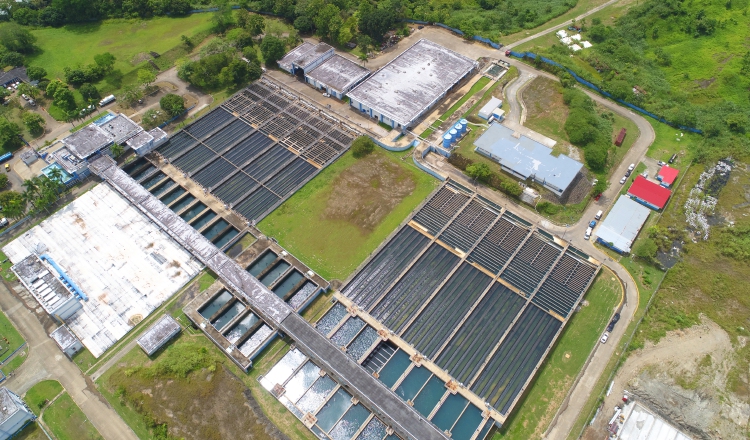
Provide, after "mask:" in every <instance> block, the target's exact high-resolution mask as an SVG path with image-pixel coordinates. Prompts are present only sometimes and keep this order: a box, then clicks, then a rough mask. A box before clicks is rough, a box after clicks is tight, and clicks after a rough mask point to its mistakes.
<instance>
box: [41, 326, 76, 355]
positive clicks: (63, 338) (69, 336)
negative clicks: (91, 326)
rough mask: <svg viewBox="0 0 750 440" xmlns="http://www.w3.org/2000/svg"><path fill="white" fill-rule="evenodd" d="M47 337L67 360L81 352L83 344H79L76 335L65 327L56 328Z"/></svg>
mask: <svg viewBox="0 0 750 440" xmlns="http://www.w3.org/2000/svg"><path fill="white" fill-rule="evenodd" d="M49 337H50V338H52V339H53V340H54V341H55V343H56V344H57V346H58V347H60V350H62V352H63V353H65V354H66V355H67V356H68V357H69V358H72V357H73V355H74V354H76V353H78V352H79V351H81V350H83V344H81V341H79V340H78V338H77V337H76V335H74V334H73V332H71V331H70V329H69V328H68V327H67V326H64V325H61V326H60V327H58V328H56V329H55V330H54V331H53V332H52V333H50V334H49Z"/></svg>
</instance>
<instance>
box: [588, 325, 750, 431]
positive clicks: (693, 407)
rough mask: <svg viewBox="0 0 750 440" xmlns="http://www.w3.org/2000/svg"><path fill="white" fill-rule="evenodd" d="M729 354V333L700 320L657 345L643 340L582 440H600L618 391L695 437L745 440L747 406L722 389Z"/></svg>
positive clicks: (619, 395)
mask: <svg viewBox="0 0 750 440" xmlns="http://www.w3.org/2000/svg"><path fill="white" fill-rule="evenodd" d="M734 351H735V348H734V347H733V344H732V341H731V338H730V336H729V334H727V332H725V331H724V330H723V329H722V328H721V327H719V326H718V325H717V324H716V323H714V322H713V321H711V320H710V319H708V318H706V317H703V318H702V322H701V324H699V325H696V326H693V327H690V328H688V329H685V330H675V331H671V332H668V333H667V336H665V337H664V338H662V339H661V341H659V343H658V344H653V343H650V342H647V343H646V346H645V347H644V348H643V349H641V350H638V351H635V352H633V353H632V354H630V355H629V357H628V359H627V361H626V362H625V364H624V365H623V367H622V368H621V369H620V371H619V372H618V373H617V375H616V376H615V380H614V386H613V387H612V393H611V394H610V395H609V396H608V397H607V398H606V399H605V401H604V405H603V408H602V413H601V414H599V416H598V417H597V419H596V422H595V423H594V425H593V426H592V427H589V428H587V430H586V432H585V434H584V437H583V438H584V439H586V440H589V439H590V440H594V439H600V438H603V437H602V435H603V434H606V423H607V422H608V421H609V419H610V417H611V416H612V412H613V410H614V406H615V405H616V404H617V403H618V402H619V401H620V399H621V398H622V393H623V390H628V391H629V392H630V393H632V394H634V395H635V398H636V399H637V400H640V401H641V402H642V403H644V404H645V405H646V406H648V407H649V408H651V409H652V410H653V411H655V412H657V413H658V414H659V415H661V416H662V417H664V418H665V419H666V420H669V421H670V422H671V423H673V424H674V425H675V426H678V427H679V428H680V429H682V430H683V431H685V432H686V433H689V434H690V435H693V436H694V437H695V438H701V439H713V438H723V439H735V438H737V439H739V438H745V435H744V433H746V432H747V427H748V418H749V417H750V404H748V402H747V401H746V399H740V398H738V397H737V396H736V395H734V394H733V393H729V392H727V391H726V384H727V375H728V374H729V372H730V371H731V370H732V367H733V365H734V364H735V355H734Z"/></svg>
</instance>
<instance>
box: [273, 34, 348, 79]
mask: <svg viewBox="0 0 750 440" xmlns="http://www.w3.org/2000/svg"><path fill="white" fill-rule="evenodd" d="M334 53H335V50H334V49H333V47H331V46H330V45H328V44H325V43H318V44H312V43H308V42H304V43H302V44H300V45H299V46H297V47H295V48H294V49H292V50H291V51H289V53H287V54H286V55H284V58H282V59H281V60H279V62H278V64H279V67H281V68H282V69H284V70H286V71H287V72H289V73H291V74H292V75H297V76H304V75H306V74H307V73H308V72H310V71H312V70H313V69H315V68H316V67H318V66H319V65H321V64H322V63H323V62H324V61H325V60H327V59H329V58H331V57H332V56H333V54H334Z"/></svg>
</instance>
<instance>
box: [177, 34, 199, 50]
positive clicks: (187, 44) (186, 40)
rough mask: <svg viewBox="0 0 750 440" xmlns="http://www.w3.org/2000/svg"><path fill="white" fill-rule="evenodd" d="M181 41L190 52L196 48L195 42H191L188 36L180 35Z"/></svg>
mask: <svg viewBox="0 0 750 440" xmlns="http://www.w3.org/2000/svg"><path fill="white" fill-rule="evenodd" d="M180 41H182V44H184V45H185V47H187V48H188V50H192V49H193V46H195V44H194V43H193V40H191V39H190V37H188V36H187V35H180Z"/></svg>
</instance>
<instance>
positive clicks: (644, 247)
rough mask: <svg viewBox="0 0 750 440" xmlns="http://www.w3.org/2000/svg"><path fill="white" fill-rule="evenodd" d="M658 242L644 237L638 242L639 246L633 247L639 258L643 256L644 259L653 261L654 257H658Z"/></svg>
mask: <svg viewBox="0 0 750 440" xmlns="http://www.w3.org/2000/svg"><path fill="white" fill-rule="evenodd" d="M657 250H658V249H657V246H656V242H655V241H654V240H653V239H651V238H644V239H643V240H641V242H640V243H638V246H636V247H635V249H633V253H634V254H635V256H636V257H638V258H643V259H644V260H646V261H648V262H651V261H653V259H654V257H656V251H657Z"/></svg>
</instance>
